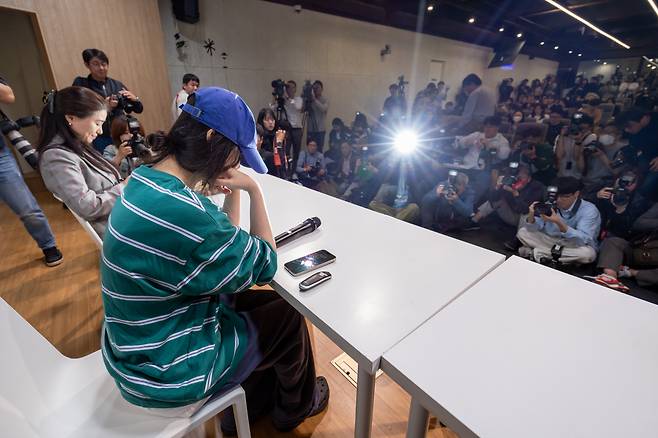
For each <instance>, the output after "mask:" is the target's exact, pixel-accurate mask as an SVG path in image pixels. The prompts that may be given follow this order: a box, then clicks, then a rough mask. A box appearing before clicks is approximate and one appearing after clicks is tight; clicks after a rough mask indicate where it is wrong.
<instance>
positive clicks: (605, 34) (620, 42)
mask: <svg viewBox="0 0 658 438" xmlns="http://www.w3.org/2000/svg"><path fill="white" fill-rule="evenodd" d="M544 1H545V2H546V3H549V4H551V5H553V6H555V7H556V8H558V9H559V10H561V11H562V12H564V13H565V14H567V15H569V16H571V17H572V18H575V19H576V20H578V21H580V22H581V23H583V24H584V25H586V26H588V27H589V28H590V29H592V30H594V31H596V32H598V33H600V34H601V35H603V36H605V37H606V38H609V39H611V40H612V41H614V42H615V43H617V44H619V45H620V46H622V47H623V48H624V49H630V48H631V46H629V45H628V44H626V43H624V42H623V41H620V40H618V39H617V38H615V37H613V36H612V35H610V34H609V33H607V32H605V31H604V30H601V29H600V28H598V27H596V26H594V25H593V24H592V23H590V22H589V21H587V20H585V19H584V18H582V17H581V16H580V15H577V14H574V13H573V12H572V11H570V10H569V9H567V8H565V7H564V6H562V5H561V4H559V3H558V2H556V1H555V0H544Z"/></svg>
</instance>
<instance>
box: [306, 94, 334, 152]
mask: <svg viewBox="0 0 658 438" xmlns="http://www.w3.org/2000/svg"><path fill="white" fill-rule="evenodd" d="M323 90H324V86H323V85H322V82H321V81H315V82H313V88H312V89H311V91H312V92H311V96H312V100H311V107H310V108H309V111H310V112H311V113H312V117H310V121H311V124H310V126H309V128H308V136H309V137H310V138H312V139H313V140H315V143H316V144H317V145H318V150H319V151H320V152H322V151H323V150H324V137H325V134H326V128H325V126H326V118H327V111H329V100H328V99H327V98H326V97H325V96H323V95H322V92H323Z"/></svg>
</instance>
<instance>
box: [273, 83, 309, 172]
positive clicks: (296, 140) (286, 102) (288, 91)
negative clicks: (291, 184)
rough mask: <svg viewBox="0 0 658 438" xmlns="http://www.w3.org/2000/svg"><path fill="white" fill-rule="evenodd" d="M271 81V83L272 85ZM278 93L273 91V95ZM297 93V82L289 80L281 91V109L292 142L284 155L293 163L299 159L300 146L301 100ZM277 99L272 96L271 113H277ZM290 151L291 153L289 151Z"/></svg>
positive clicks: (281, 121)
mask: <svg viewBox="0 0 658 438" xmlns="http://www.w3.org/2000/svg"><path fill="white" fill-rule="evenodd" d="M274 82H277V81H273V82H272V83H273V84H274ZM279 92H280V91H278V90H276V89H275V93H273V94H276V93H279ZM296 93H297V82H295V81H293V80H289V81H288V82H286V84H285V87H284V89H283V96H282V98H283V109H284V110H285V115H286V116H287V118H288V124H289V125H290V127H289V128H290V139H291V140H292V142H291V143H292V144H291V145H290V146H292V147H290V146H288V147H287V150H286V155H287V156H288V157H292V159H293V163H296V162H297V159H298V157H299V151H300V148H301V145H302V106H303V103H304V102H303V101H302V98H301V97H299V96H295V94H296ZM278 99H279V98H278V97H277V96H276V95H274V98H273V102H272V103H271V104H270V108H271V109H272V110H273V111H277V109H278V106H279V102H278ZM278 122H279V123H283V120H282V119H279V120H278ZM290 149H292V151H291V150H290ZM291 152H292V153H291Z"/></svg>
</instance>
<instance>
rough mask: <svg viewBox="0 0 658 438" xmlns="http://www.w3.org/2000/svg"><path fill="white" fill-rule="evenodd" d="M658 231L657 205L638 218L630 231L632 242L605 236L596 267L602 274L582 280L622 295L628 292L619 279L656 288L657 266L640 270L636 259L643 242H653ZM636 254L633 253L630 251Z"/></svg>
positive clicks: (643, 267)
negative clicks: (590, 281) (614, 290)
mask: <svg viewBox="0 0 658 438" xmlns="http://www.w3.org/2000/svg"><path fill="white" fill-rule="evenodd" d="M656 230H658V204H654V205H653V207H651V208H650V209H649V210H647V211H646V212H645V213H644V214H643V215H642V216H640V217H639V218H638V219H637V220H636V221H635V223H634V224H633V227H632V229H631V235H632V241H629V240H628V239H624V238H622V237H617V236H608V237H606V238H605V240H604V241H603V242H602V243H601V251H600V255H599V261H598V263H597V267H598V268H599V269H601V270H602V272H601V274H599V275H597V276H595V277H585V278H588V279H590V280H593V281H595V282H597V283H599V284H602V285H604V286H607V287H609V288H611V289H616V290H619V291H622V292H627V291H628V290H629V288H628V286H626V285H625V284H624V283H622V282H621V281H619V278H624V277H626V278H635V281H637V284H638V285H640V286H642V287H647V286H649V287H652V286H656V285H658V266H656V265H653V266H640V265H638V263H642V261H641V260H638V259H637V258H636V257H635V255H636V254H637V252H636V251H637V249H638V248H640V247H641V245H642V243H643V242H644V241H651V239H653V241H654V242H655V241H656V238H657V237H658V236H656ZM634 249H635V250H636V251H633V250H634Z"/></svg>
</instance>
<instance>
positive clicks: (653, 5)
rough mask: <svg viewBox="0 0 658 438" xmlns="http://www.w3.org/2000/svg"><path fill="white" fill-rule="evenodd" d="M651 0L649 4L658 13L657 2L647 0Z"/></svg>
mask: <svg viewBox="0 0 658 438" xmlns="http://www.w3.org/2000/svg"><path fill="white" fill-rule="evenodd" d="M647 1H648V2H649V6H651V9H653V11H654V12H655V13H656V15H658V6H656V2H655V1H654V0H647Z"/></svg>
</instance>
